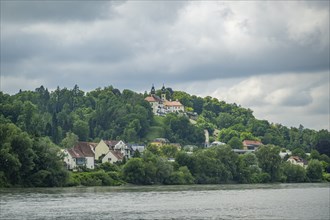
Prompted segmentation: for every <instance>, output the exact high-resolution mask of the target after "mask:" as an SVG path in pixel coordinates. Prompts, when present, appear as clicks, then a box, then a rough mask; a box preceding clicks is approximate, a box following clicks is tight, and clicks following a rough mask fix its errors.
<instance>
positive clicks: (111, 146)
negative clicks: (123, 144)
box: [104, 140, 119, 148]
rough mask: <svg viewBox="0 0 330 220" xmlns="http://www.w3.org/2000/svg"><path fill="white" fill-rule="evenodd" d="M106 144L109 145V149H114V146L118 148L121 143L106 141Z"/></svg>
mask: <svg viewBox="0 0 330 220" xmlns="http://www.w3.org/2000/svg"><path fill="white" fill-rule="evenodd" d="M104 143H105V144H106V145H108V147H109V148H113V147H114V146H116V144H118V143H119V141H114V140H105V141H104Z"/></svg>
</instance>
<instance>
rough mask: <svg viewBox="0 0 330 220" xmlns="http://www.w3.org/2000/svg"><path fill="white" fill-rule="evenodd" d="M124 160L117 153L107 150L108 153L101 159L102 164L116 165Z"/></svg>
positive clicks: (121, 155)
mask: <svg viewBox="0 0 330 220" xmlns="http://www.w3.org/2000/svg"><path fill="white" fill-rule="evenodd" d="M123 159H124V155H123V154H122V153H120V152H118V151H114V150H109V152H108V153H107V154H106V155H105V156H104V157H103V158H102V163H106V162H109V163H116V162H118V161H119V162H121V161H123Z"/></svg>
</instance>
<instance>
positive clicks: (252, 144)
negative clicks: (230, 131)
mask: <svg viewBox="0 0 330 220" xmlns="http://www.w3.org/2000/svg"><path fill="white" fill-rule="evenodd" d="M261 145H262V143H261V142H260V141H253V140H244V141H243V150H257V149H258V147H260V146H261Z"/></svg>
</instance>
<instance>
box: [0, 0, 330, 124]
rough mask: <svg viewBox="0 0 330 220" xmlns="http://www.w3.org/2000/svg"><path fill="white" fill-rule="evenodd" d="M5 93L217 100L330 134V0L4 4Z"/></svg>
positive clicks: (2, 2)
mask: <svg viewBox="0 0 330 220" xmlns="http://www.w3.org/2000/svg"><path fill="white" fill-rule="evenodd" d="M0 3H1V84H0V88H1V91H3V92H5V93H9V94H15V93H16V92H18V90H19V89H22V90H34V89H35V88H36V87H39V86H40V85H44V86H45V87H48V88H49V89H50V90H52V89H54V88H56V86H57V85H59V86H60V87H61V88H63V87H68V88H73V86H74V85H75V84H78V85H79V87H80V88H81V89H83V90H84V91H90V90H93V89H95V88H97V87H104V86H108V85H113V86H114V87H116V88H119V89H125V88H127V89H131V90H133V91H136V92H144V91H146V90H148V91H149V90H150V87H151V85H152V83H154V84H155V86H156V87H158V88H160V87H161V86H162V84H163V83H165V85H166V86H167V87H172V88H173V89H175V90H181V91H185V92H188V93H190V94H195V95H199V96H202V97H205V96H212V97H216V98H219V99H220V100H225V101H227V102H229V103H233V102H235V103H238V104H240V105H242V106H243V107H246V108H251V109H252V110H253V111H254V114H255V116H256V117H257V118H259V119H266V120H269V121H270V122H274V123H280V124H283V125H286V126H294V127H298V126H299V124H302V125H304V126H305V127H307V128H313V129H317V130H319V129H329V80H330V79H329V69H330V68H329V1H297V2H295V1H267V2H262V1H256V2H253V1H243V2H233V1H225V2H222V1H210V2H207V1H203V2H200V1H193V2H189V1H164V2H161V1H157V2H151V1H127V2H119V1H115V2H110V1H97V2H95V1H94V2H89V1H72V2H70V1H46V2H43V1H0Z"/></svg>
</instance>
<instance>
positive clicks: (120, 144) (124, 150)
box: [104, 140, 132, 159]
mask: <svg viewBox="0 0 330 220" xmlns="http://www.w3.org/2000/svg"><path fill="white" fill-rule="evenodd" d="M104 143H105V144H106V145H107V146H108V147H109V150H114V151H116V152H120V153H121V154H123V157H126V159H129V158H131V156H132V155H131V148H130V147H128V146H127V144H125V142H124V141H121V140H120V141H104Z"/></svg>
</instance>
